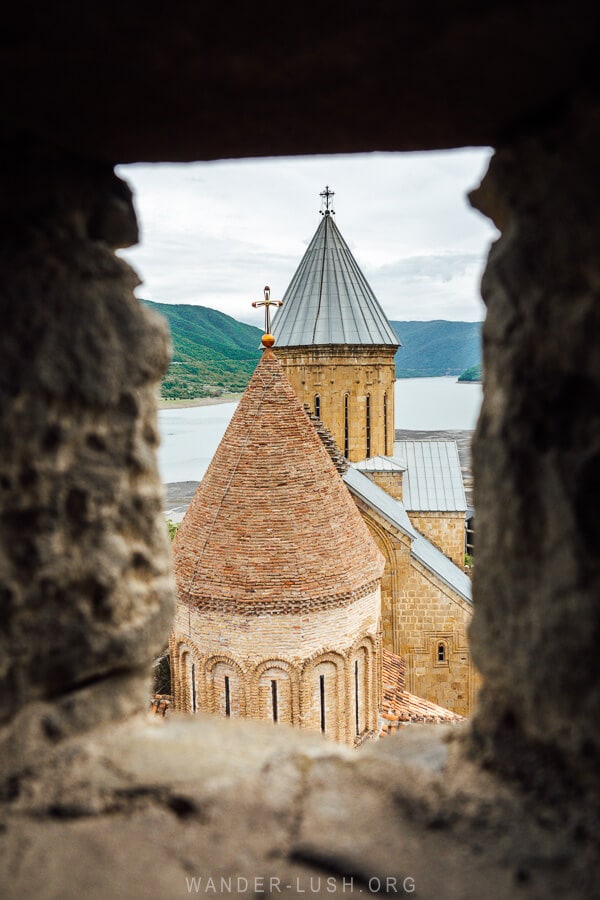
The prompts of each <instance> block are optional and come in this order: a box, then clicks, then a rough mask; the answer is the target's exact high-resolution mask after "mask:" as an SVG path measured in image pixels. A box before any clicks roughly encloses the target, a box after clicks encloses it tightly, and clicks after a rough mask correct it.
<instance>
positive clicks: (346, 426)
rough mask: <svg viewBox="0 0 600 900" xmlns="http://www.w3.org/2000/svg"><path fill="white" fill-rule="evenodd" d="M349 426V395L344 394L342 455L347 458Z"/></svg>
mask: <svg viewBox="0 0 600 900" xmlns="http://www.w3.org/2000/svg"><path fill="white" fill-rule="evenodd" d="M349 427H350V397H349V396H348V394H344V456H345V457H346V459H348V451H349V442H348V431H349Z"/></svg>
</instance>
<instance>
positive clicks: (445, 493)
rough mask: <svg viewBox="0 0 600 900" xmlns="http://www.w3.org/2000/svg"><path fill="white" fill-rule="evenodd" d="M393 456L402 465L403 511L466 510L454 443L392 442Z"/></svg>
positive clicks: (458, 461)
mask: <svg viewBox="0 0 600 900" xmlns="http://www.w3.org/2000/svg"><path fill="white" fill-rule="evenodd" d="M394 456H395V457H399V458H400V459H402V460H404V461H405V463H406V472H405V474H404V476H403V479H402V500H403V502H404V505H405V506H406V508H407V509H410V510H414V511H415V512H416V511H417V510H423V511H425V510H438V511H440V512H442V511H456V512H464V510H466V508H467V500H466V497H465V488H464V485H463V478H462V471H461V468H460V459H459V456H458V447H457V445H456V441H395V442H394Z"/></svg>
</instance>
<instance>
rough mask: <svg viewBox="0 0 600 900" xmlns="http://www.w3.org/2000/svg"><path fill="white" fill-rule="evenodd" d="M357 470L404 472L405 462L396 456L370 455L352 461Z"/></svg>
mask: <svg viewBox="0 0 600 900" xmlns="http://www.w3.org/2000/svg"><path fill="white" fill-rule="evenodd" d="M352 465H353V466H354V468H355V469H358V470H359V472H406V464H405V462H404V460H403V459H399V458H398V457H397V456H370V457H369V459H361V461H360V462H357V463H352Z"/></svg>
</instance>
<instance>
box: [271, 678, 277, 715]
mask: <svg viewBox="0 0 600 900" xmlns="http://www.w3.org/2000/svg"><path fill="white" fill-rule="evenodd" d="M271 703H272V705H273V721H274V722H278V721H279V710H278V708H277V679H276V678H273V679H272V680H271Z"/></svg>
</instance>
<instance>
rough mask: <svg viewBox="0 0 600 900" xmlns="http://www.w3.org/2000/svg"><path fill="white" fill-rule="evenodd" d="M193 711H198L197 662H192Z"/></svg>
mask: <svg viewBox="0 0 600 900" xmlns="http://www.w3.org/2000/svg"><path fill="white" fill-rule="evenodd" d="M191 678H192V684H191V688H192V712H193V713H195V712H197V711H198V697H197V694H196V663H192V673H191Z"/></svg>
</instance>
